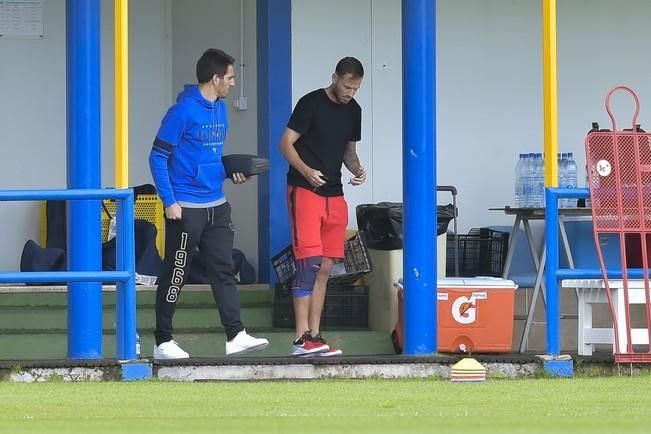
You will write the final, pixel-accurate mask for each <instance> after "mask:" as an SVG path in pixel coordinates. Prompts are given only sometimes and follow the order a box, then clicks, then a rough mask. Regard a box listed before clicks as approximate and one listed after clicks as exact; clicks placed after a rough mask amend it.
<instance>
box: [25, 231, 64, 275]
mask: <svg viewBox="0 0 651 434" xmlns="http://www.w3.org/2000/svg"><path fill="white" fill-rule="evenodd" d="M67 259H68V258H67V257H66V251H65V250H63V249H59V248H58V247H46V248H44V247H41V246H39V245H38V244H36V243H35V242H34V241H33V240H28V241H27V242H26V243H25V246H24V247H23V253H22V254H21V255H20V271H66V269H67V268H68V267H67V265H66V262H67ZM27 285H65V283H61V282H28V283H27Z"/></svg>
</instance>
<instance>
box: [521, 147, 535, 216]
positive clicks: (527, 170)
mask: <svg viewBox="0 0 651 434" xmlns="http://www.w3.org/2000/svg"><path fill="white" fill-rule="evenodd" d="M534 156H535V154H525V156H524V161H523V164H522V193H523V194H522V207H523V208H531V207H532V206H533V186H534V181H535V179H534V174H535V173H534Z"/></svg>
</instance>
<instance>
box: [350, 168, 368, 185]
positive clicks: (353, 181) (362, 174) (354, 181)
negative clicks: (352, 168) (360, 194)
mask: <svg viewBox="0 0 651 434" xmlns="http://www.w3.org/2000/svg"><path fill="white" fill-rule="evenodd" d="M365 182H366V169H364V168H363V167H362V166H359V170H358V171H357V174H356V175H355V176H354V177H352V178H350V181H348V183H349V184H350V185H352V186H356V185H362V184H364V183H365Z"/></svg>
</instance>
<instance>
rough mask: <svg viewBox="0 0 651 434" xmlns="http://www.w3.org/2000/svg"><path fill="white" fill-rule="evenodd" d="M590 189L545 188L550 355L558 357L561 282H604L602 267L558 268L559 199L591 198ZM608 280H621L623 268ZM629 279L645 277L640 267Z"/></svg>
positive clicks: (629, 274) (548, 352)
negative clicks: (588, 280)
mask: <svg viewBox="0 0 651 434" xmlns="http://www.w3.org/2000/svg"><path fill="white" fill-rule="evenodd" d="M588 197H590V190H588V189H587V188H547V189H545V206H546V211H545V238H546V243H547V265H546V267H547V268H546V270H545V284H546V290H547V355H549V356H558V355H559V354H560V349H561V337H560V306H559V304H560V301H559V296H558V281H559V280H562V279H602V278H603V275H602V273H601V269H599V268H574V269H569V268H559V253H558V252H559V245H558V224H557V222H558V199H562V198H588ZM606 271H607V273H608V277H609V278H613V279H619V278H621V277H622V269H621V268H614V269H607V270H606ZM627 275H628V277H629V278H634V279H642V278H644V275H643V270H642V269H641V268H629V269H628V270H627Z"/></svg>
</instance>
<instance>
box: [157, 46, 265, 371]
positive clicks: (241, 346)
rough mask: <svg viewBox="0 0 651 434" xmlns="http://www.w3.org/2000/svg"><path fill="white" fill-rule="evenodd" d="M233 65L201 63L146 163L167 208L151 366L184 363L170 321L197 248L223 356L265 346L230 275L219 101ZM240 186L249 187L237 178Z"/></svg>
mask: <svg viewBox="0 0 651 434" xmlns="http://www.w3.org/2000/svg"><path fill="white" fill-rule="evenodd" d="M234 62H235V60H234V59H233V58H232V57H231V56H229V55H228V54H226V53H224V52H223V51H221V50H218V49H214V48H211V49H208V50H206V52H205V53H203V55H202V56H201V58H200V59H199V61H198V62H197V80H198V82H199V84H198V85H187V86H186V87H185V89H184V90H183V92H181V93H180V94H179V96H178V98H177V100H176V104H175V105H173V106H172V107H171V108H170V109H169V110H168V111H167V114H166V115H165V117H164V118H163V121H162V122H161V126H160V129H159V130H158V134H156V139H155V140H154V145H153V147H152V150H151V153H150V155H149V167H150V169H151V173H152V176H153V178H154V183H155V184H156V188H157V190H158V195H159V196H160V198H161V200H162V202H163V206H164V207H165V265H164V267H163V272H162V273H161V276H160V279H159V284H158V289H157V291H156V331H155V333H154V335H155V337H156V344H155V346H154V359H186V358H188V357H189V355H188V353H187V352H185V351H183V350H182V349H181V348H180V347H179V346H178V344H177V343H176V342H175V341H174V340H173V337H172V331H173V327H172V317H173V316H174V310H175V308H176V302H177V300H178V297H179V293H180V291H181V288H182V287H183V284H184V283H185V279H186V277H187V275H188V273H189V271H190V264H191V263H192V257H193V254H194V252H195V251H196V249H197V247H198V248H199V252H200V254H201V255H202V259H203V262H204V265H205V267H206V274H207V276H208V279H209V281H210V286H211V288H212V292H213V296H214V298H215V302H216V303H217V307H218V308H219V315H220V317H221V323H222V325H223V326H224V330H225V332H226V355H227V356H232V355H237V354H242V353H245V352H249V351H257V350H261V349H263V348H265V347H267V345H269V341H267V339H261V338H254V337H253V336H250V335H249V334H247V333H246V330H245V329H244V326H243V325H242V321H241V320H240V299H239V295H238V293H237V287H236V284H235V277H234V275H233V259H232V250H233V238H234V234H235V231H234V227H233V223H232V221H231V206H230V204H229V203H228V202H227V201H226V197H225V195H224V190H223V188H222V186H223V183H224V180H225V179H226V177H227V175H226V172H225V170H224V165H223V164H222V155H223V148H224V140H225V138H226V133H227V131H228V119H227V111H226V104H225V103H224V101H223V100H222V99H223V98H225V97H226V96H228V91H229V90H230V88H231V87H232V86H234V85H235V74H234V70H233V64H234ZM232 180H233V182H234V183H235V184H241V183H243V182H245V181H246V177H245V176H244V175H243V174H241V173H235V174H233V175H232Z"/></svg>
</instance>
